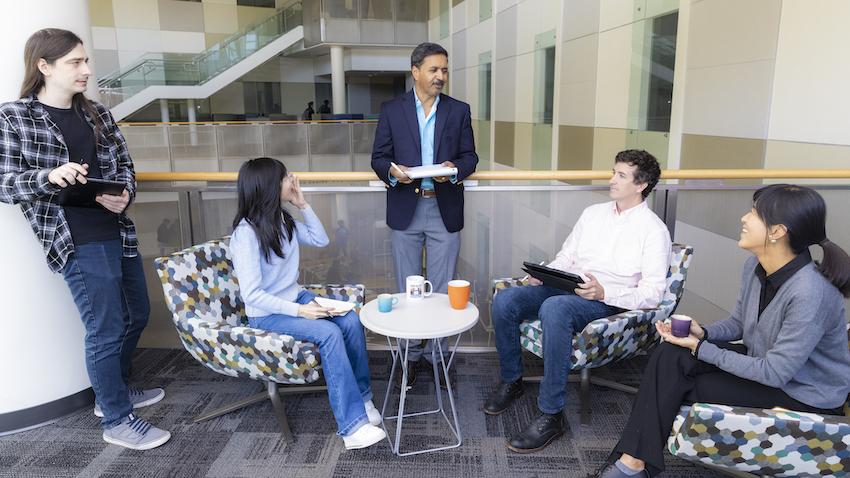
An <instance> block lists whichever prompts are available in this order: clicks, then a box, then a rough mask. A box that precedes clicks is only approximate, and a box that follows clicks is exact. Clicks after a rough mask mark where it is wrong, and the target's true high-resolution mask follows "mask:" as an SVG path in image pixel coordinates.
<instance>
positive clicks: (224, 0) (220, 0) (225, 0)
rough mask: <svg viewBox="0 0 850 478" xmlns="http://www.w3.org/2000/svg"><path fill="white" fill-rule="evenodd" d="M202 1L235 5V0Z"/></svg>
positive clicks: (204, 0) (203, 0)
mask: <svg viewBox="0 0 850 478" xmlns="http://www.w3.org/2000/svg"><path fill="white" fill-rule="evenodd" d="M202 2H203V3H205V4H206V3H213V4H219V5H236V0H202Z"/></svg>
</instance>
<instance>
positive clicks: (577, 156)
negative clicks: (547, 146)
mask: <svg viewBox="0 0 850 478" xmlns="http://www.w3.org/2000/svg"><path fill="white" fill-rule="evenodd" d="M593 132H594V131H593V128H588V127H584V126H560V127H559V131H558V169H561V170H565V169H593Z"/></svg>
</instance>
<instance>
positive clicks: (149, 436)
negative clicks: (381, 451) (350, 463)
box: [103, 413, 383, 450]
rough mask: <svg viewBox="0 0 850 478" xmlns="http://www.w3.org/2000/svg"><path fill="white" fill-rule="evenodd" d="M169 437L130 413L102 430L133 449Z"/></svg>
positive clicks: (108, 437) (105, 436) (106, 437)
mask: <svg viewBox="0 0 850 478" xmlns="http://www.w3.org/2000/svg"><path fill="white" fill-rule="evenodd" d="M381 431H383V430H381ZM170 439H171V433H170V432H167V431H165V430H161V429H159V428H157V427H155V426H153V425H151V424H150V423H148V422H146V421H145V420H142V419H141V418H139V417H137V416H135V415H133V414H132V413H131V414H130V415H128V416H127V417H125V418H124V420H122V421H121V423H120V424H118V425H116V426H114V427H112V428H108V429H106V430H104V431H103V440H104V441H106V442H107V443H112V444H113V445H119V446H123V447H126V448H130V449H133V450H150V449H151V448H156V447H158V446H160V445H162V444H163V443H165V442H167V441H168V440H170Z"/></svg>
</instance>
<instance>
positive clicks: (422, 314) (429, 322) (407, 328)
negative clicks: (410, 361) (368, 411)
mask: <svg viewBox="0 0 850 478" xmlns="http://www.w3.org/2000/svg"><path fill="white" fill-rule="evenodd" d="M393 297H396V298H398V303H397V304H395V305H394V306H393V310H392V311H390V312H380V311H378V300H377V299H374V300H371V301H369V302H367V303H366V305H364V306H363V308H362V309H360V322H361V323H362V324H363V326H364V327H366V328H367V329H369V330H371V331H372V332H375V333H378V334H381V335H384V336H386V337H387V343H388V344H389V346H390V353H391V354H392V358H393V365H392V368H391V369H390V377H389V381H388V383H387V392H386V394H385V395H384V405H383V407H382V408H381V416H382V417H384V420H396V432H395V440H393V439H392V438H391V435H390V433H389V430H387V428H386V422H384V425H383V426H384V430H385V431H387V439H388V440H389V441H390V448H392V450H393V453H395V454H396V455H398V456H407V455H416V454H419V453H426V452H431V451H438V450H447V449H449V448H457V447H459V446H460V444H461V441H462V439H461V434H460V424H459V423H458V418H457V410H456V408H455V402H454V397H453V396H452V385H451V381H450V380H449V368H451V365H452V361H453V359H454V354H455V350H456V349H457V344H458V342H459V341H460V334H462V333H463V332H466V331H467V330H469V329H471V328H472V327H474V326H475V324H476V323H477V322H478V308H477V307H475V304H472V303H468V304H467V305H466V308H465V309H463V310H456V309H453V308H452V307H451V305H449V297H448V296H447V295H446V294H439V293H433V294H431V295H430V296H429V297H425V298H424V299H420V300H407V297H406V295H405V294H404V293H400V294H393ZM452 335H457V339H455V343H454V346H453V347H451V349H452V350H451V355H450V356H449V359H448V362H447V361H446V358H445V356H444V354H443V351H442V349H441V346H440V340H438V339H441V338H443V337H449V336H452ZM405 339H435V340H434V347H433V348H432V350H431V363H432V365H433V371H434V394H435V396H436V401H437V408H435V409H434V410H427V411H423V412H413V413H404V401H405V397H406V395H407V367H406V366H404V365H405V364H407V352H408V347H407V340H405ZM396 366H399V367H400V368H401V373H402V387H401V391H400V393H399V400H398V414H397V415H394V416H390V417H388V416H386V411H387V403H388V402H389V398H390V394H391V393H392V390H393V388H394V386H393V384H394V381H393V379H394V378H395V373H396ZM438 367H439V369H442V370H439V369H438ZM440 371H442V373H443V376H444V378H445V380H446V388H447V392H448V397H449V406H450V408H451V412H452V418H453V420H449V417H448V415H446V410H445V409H444V407H443V397H442V393H441V392H440V383H439V380H438V374H439V373H440ZM433 413H441V414H442V415H443V417H444V418H445V419H446V423H447V424H448V426H449V429H451V431H452V433H453V434H454V435H455V438H456V439H457V442H456V443H453V444H451V445H447V446H441V447H436V448H428V449H424V450H414V451H409V452H405V453H401V452H400V451H399V445H400V443H401V427H402V422H403V421H404V419H405V418H408V417H413V416H420V415H429V414H433ZM452 421H454V423H452Z"/></svg>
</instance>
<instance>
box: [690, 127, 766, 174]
mask: <svg viewBox="0 0 850 478" xmlns="http://www.w3.org/2000/svg"><path fill="white" fill-rule="evenodd" d="M765 143H766V142H765V141H764V140H761V139H747V138H728V137H721V136H703V135H698V134H683V135H682V158H681V168H682V169H736V168H741V169H748V168H754V169H759V168H762V167H764V155H765V148H766V145H765Z"/></svg>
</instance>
